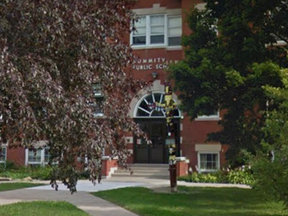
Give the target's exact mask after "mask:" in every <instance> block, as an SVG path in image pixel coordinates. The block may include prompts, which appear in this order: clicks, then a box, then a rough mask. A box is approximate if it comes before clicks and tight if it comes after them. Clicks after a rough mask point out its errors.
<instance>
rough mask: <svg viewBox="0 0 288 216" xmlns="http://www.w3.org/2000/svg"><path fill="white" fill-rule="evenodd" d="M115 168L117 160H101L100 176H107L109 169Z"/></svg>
mask: <svg viewBox="0 0 288 216" xmlns="http://www.w3.org/2000/svg"><path fill="white" fill-rule="evenodd" d="M113 167H117V160H109V159H108V160H103V161H102V176H108V175H109V172H110V170H111V168H113Z"/></svg>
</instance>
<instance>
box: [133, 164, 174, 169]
mask: <svg viewBox="0 0 288 216" xmlns="http://www.w3.org/2000/svg"><path fill="white" fill-rule="evenodd" d="M129 166H130V167H149V168H151V167H153V168H154V167H157V168H165V167H169V165H168V164H139V163H137V164H129Z"/></svg>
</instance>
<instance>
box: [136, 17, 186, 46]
mask: <svg viewBox="0 0 288 216" xmlns="http://www.w3.org/2000/svg"><path fill="white" fill-rule="evenodd" d="M181 35H182V17H181V16H167V15H146V16H142V17H139V18H138V19H137V20H136V21H134V23H133V31H132V33H131V38H130V39H131V45H132V46H133V47H144V46H152V47H153V46H164V47H165V46H181Z"/></svg>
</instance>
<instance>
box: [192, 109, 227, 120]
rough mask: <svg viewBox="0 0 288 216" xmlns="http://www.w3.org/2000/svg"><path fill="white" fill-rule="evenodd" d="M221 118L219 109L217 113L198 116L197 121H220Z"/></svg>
mask: <svg viewBox="0 0 288 216" xmlns="http://www.w3.org/2000/svg"><path fill="white" fill-rule="evenodd" d="M219 120H221V118H220V112H219V111H218V112H217V114H216V115H202V116H198V117H197V118H196V119H195V121H219Z"/></svg>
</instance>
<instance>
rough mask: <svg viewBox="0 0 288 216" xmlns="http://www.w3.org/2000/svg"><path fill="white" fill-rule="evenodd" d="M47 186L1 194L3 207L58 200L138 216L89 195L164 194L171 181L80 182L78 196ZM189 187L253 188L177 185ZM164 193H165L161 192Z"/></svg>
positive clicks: (93, 211)
mask: <svg viewBox="0 0 288 216" xmlns="http://www.w3.org/2000/svg"><path fill="white" fill-rule="evenodd" d="M42 183H47V185H44V186H38V187H34V188H26V189H21V190H12V191H4V192H0V205H4V204H11V203H15V202H23V201H25V202H28V201H34V200H57V201H58V200H59V201H67V202H70V203H72V204H73V205H75V206H76V207H78V208H79V209H82V210H84V211H85V212H87V213H88V214H90V215H91V216H116V215H117V216H137V215H136V214H134V213H132V212H130V211H128V210H125V209H123V208H121V207H119V206H117V205H114V204H112V203H110V202H108V201H105V200H103V199H101V198H98V197H95V196H93V195H91V194H89V192H96V191H102V190H111V189H116V188H123V187H139V186H141V187H147V188H151V189H153V190H156V191H162V190H159V189H165V190H164V191H166V192H168V191H170V190H169V186H170V181H169V180H162V179H149V178H131V177H125V178H123V177H122V178H112V179H104V180H103V181H102V183H100V184H96V185H95V186H94V185H93V184H92V183H91V182H89V181H88V180H79V181H78V184H77V191H78V192H77V193H74V194H73V195H71V193H70V192H69V191H68V190H67V188H66V187H64V186H63V184H59V191H55V190H53V189H52V188H51V186H50V185H49V182H48V181H45V182H43V181H42ZM180 185H182V186H188V187H189V186H190V187H237V188H247V189H248V188H250V187H249V186H247V185H235V184H214V183H192V182H181V181H178V186H180ZM162 192H163V191H162Z"/></svg>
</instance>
